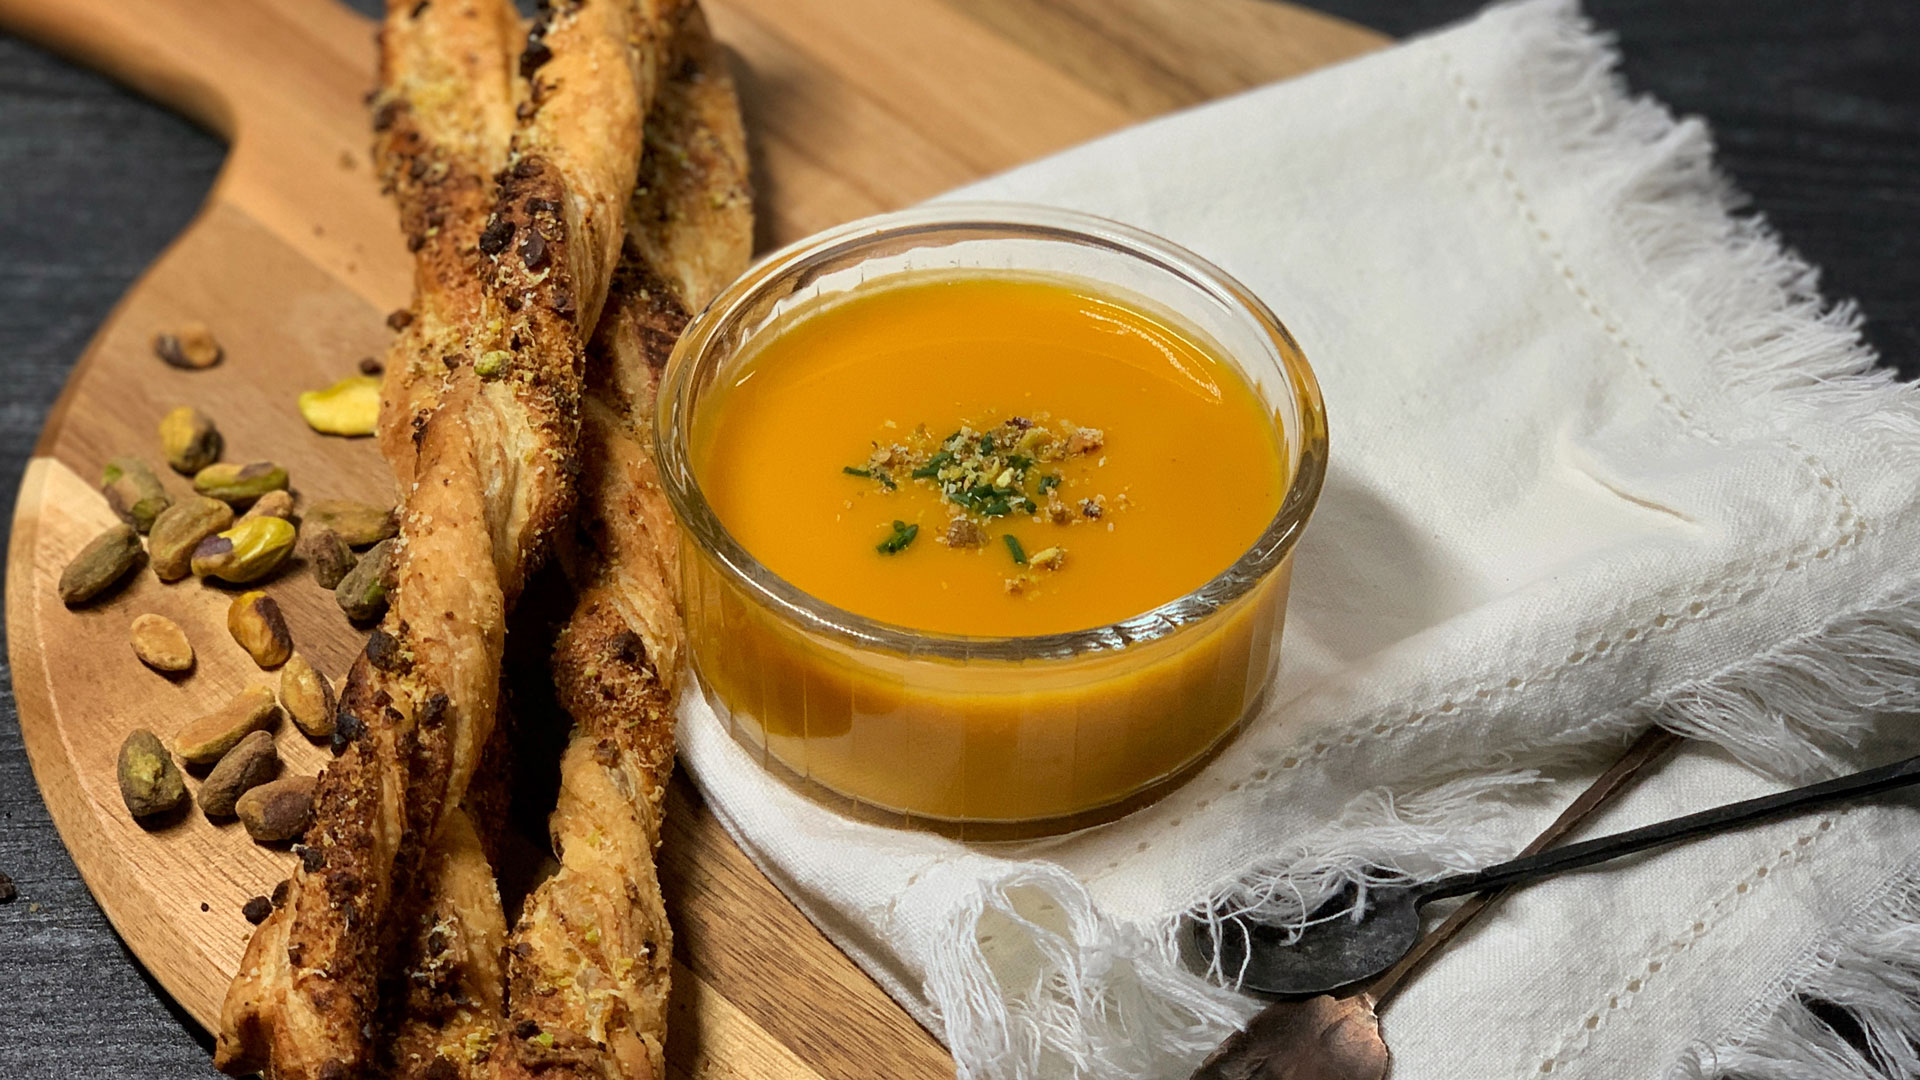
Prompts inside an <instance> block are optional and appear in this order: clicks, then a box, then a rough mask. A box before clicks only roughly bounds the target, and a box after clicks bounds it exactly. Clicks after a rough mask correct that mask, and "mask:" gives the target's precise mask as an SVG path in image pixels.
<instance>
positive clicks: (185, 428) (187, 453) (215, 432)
mask: <svg viewBox="0 0 1920 1080" xmlns="http://www.w3.org/2000/svg"><path fill="white" fill-rule="evenodd" d="M224 446H225V440H223V439H222V438H221V437H220V429H219V428H217V427H214V426H213V421H212V420H210V419H208V418H207V414H206V413H203V412H201V411H200V410H199V409H196V408H194V407H193V406H191V405H182V406H180V407H179V408H177V409H174V410H173V411H171V412H169V413H167V415H165V416H163V417H161V418H160V452H161V453H163V454H165V455H166V458H167V464H168V465H171V466H173V471H174V472H177V473H180V474H181V475H182V476H192V475H194V474H195V473H197V472H199V471H200V470H201V469H204V468H206V467H207V466H209V465H211V464H213V463H214V462H216V461H219V460H220V451H221V449H222V448H223V447H224Z"/></svg>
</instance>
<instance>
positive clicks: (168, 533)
mask: <svg viewBox="0 0 1920 1080" xmlns="http://www.w3.org/2000/svg"><path fill="white" fill-rule="evenodd" d="M232 524H233V507H231V506H228V505H227V504H226V503H223V502H221V501H220V500H219V499H209V498H207V497H206V496H204V495H195V496H193V497H192V498H189V499H183V500H181V501H180V502H177V503H174V504H173V505H172V506H169V507H167V508H166V509H165V510H163V511H161V513H160V516H159V517H157V518H155V519H154V520H153V532H152V533H151V534H150V535H148V537H147V556H148V558H150V559H151V560H152V561H153V573H154V575H155V576H156V577H158V578H159V579H160V580H161V581H179V580H180V579H181V578H183V577H186V576H187V575H188V574H190V573H192V572H193V549H194V548H196V547H198V546H199V545H200V541H202V540H205V539H206V538H207V537H209V536H212V535H213V534H215V533H217V532H219V531H221V530H222V529H225V528H227V527H228V526H230V525H232Z"/></svg>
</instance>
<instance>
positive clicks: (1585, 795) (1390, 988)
mask: <svg viewBox="0 0 1920 1080" xmlns="http://www.w3.org/2000/svg"><path fill="white" fill-rule="evenodd" d="M1679 743H1680V736H1678V735H1675V734H1674V733H1673V732H1671V731H1668V730H1667V729H1665V728H1661V727H1653V728H1648V729H1647V730H1646V731H1645V732H1643V733H1642V734H1641V736H1640V737H1639V738H1638V739H1636V740H1634V743H1633V745H1632V746H1629V747H1628V748H1627V750H1626V752H1625V753H1623V754H1621V755H1620V759H1619V760H1618V761H1615V762H1614V763H1613V764H1612V765H1610V766H1608V767H1607V771H1606V772H1603V773H1601V774H1600V776H1599V777H1598V778H1596V779H1595V780H1594V782H1593V783H1592V785H1591V786H1589V787H1588V788H1587V790H1585V791H1583V792H1581V793H1580V796H1579V797H1578V798H1576V799H1574V800H1573V801H1572V802H1570V803H1568V804H1567V808H1566V809H1565V810H1562V811H1561V812H1560V816H1559V817H1557V818H1555V819H1553V824H1551V825H1549V826H1547V827H1546V829H1544V830H1543V831H1542V832H1541V833H1540V835H1538V836H1536V837H1534V838H1533V840H1532V842H1531V843H1529V844H1528V845H1527V846H1526V847H1525V848H1522V849H1521V851H1520V854H1521V855H1522V856H1526V855H1532V854H1533V853H1534V852H1537V851H1540V850H1542V849H1544V848H1546V847H1547V846H1549V845H1551V844H1557V843H1559V842H1560V840H1561V838H1563V837H1565V836H1566V835H1567V834H1568V833H1570V832H1572V831H1573V830H1575V829H1577V828H1579V827H1580V826H1581V825H1582V824H1584V823H1585V822H1586V820H1587V819H1588V818H1590V817H1592V816H1593V815H1594V814H1597V813H1599V812H1600V811H1601V810H1602V809H1604V808H1605V807H1607V806H1609V805H1611V804H1612V802H1613V800H1614V799H1615V798H1616V797H1618V796H1619V795H1620V794H1621V793H1622V792H1623V791H1625V790H1626V788H1627V785H1629V784H1631V783H1632V782H1633V781H1634V780H1635V779H1636V778H1638V777H1639V775H1640V774H1641V773H1642V772H1644V771H1645V770H1646V769H1647V768H1649V767H1650V766H1652V765H1653V764H1654V763H1656V762H1658V761H1659V760H1660V759H1662V758H1664V757H1666V756H1667V753H1668V751H1670V750H1672V749H1673V748H1674V747H1675V746H1677V745H1678V744H1679ZM1498 899H1500V894H1499V893H1498V892H1497V891H1492V890H1489V891H1487V892H1483V893H1480V894H1479V895H1478V896H1471V897H1468V898H1467V900H1466V902H1464V903H1462V904H1461V905H1460V906H1459V907H1457V908H1455V909H1454V910H1453V912H1452V914H1450V915H1448V916H1447V917H1446V918H1445V919H1443V920H1441V923H1440V925H1439V926H1436V927H1434V928H1433V929H1432V930H1429V931H1427V932H1426V934H1424V935H1423V936H1422V937H1421V938H1420V941H1419V942H1418V943H1417V944H1415V945H1414V947H1413V948H1412V949H1411V950H1409V951H1408V952H1407V955H1406V956H1404V957H1402V958H1401V959H1400V961H1399V962H1398V963H1396V964H1394V965H1393V966H1392V967H1390V968H1388V969H1387V970H1386V971H1384V972H1382V973H1381V974H1380V975H1378V976H1377V977H1375V978H1374V980H1373V981H1372V982H1370V983H1368V984H1367V987H1366V991H1365V992H1366V993H1368V994H1370V995H1372V997H1373V1000H1374V1002H1375V1004H1376V1005H1377V1006H1379V1007H1381V1008H1384V1007H1385V1006H1386V1004H1387V999H1388V998H1390V997H1392V996H1393V993H1394V991H1396V990H1398V989H1399V988H1400V984H1401V983H1403V982H1405V981H1406V980H1407V978H1408V977H1410V976H1411V975H1413V973H1414V972H1416V971H1418V970H1419V969H1420V967H1421V965H1423V964H1425V963H1426V962H1427V957H1429V956H1431V955H1432V954H1433V953H1434V951H1435V950H1437V949H1439V948H1440V947H1441V946H1443V945H1445V944H1446V943H1448V942H1449V941H1452V940H1453V939H1454V938H1455V937H1458V936H1459V934H1460V932H1461V931H1462V930H1465V929H1466V928H1467V926H1468V924H1470V923H1472V922H1473V921H1474V919H1476V918H1478V917H1479V915H1480V912H1481V911H1483V910H1485V909H1486V908H1487V907H1489V906H1491V905H1492V904H1493V903H1494V902H1495V901H1496V900H1498Z"/></svg>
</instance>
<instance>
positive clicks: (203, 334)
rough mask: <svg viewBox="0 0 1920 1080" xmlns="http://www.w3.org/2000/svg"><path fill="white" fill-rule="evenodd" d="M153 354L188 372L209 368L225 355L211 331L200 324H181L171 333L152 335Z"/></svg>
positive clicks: (203, 324)
mask: <svg viewBox="0 0 1920 1080" xmlns="http://www.w3.org/2000/svg"><path fill="white" fill-rule="evenodd" d="M153 352H154V355H156V356H158V357H159V358H160V359H162V360H165V361H166V362H167V363H168V364H171V365H172V366H174V367H177V368H187V369H189V370H197V369H200V368H210V367H212V366H213V365H215V364H217V363H219V362H220V358H221V357H222V356H224V355H226V353H225V350H223V349H221V348H220V342H219V341H218V340H217V339H215V338H214V336H213V331H212V330H209V329H207V324H206V323H202V322H189V323H182V324H180V326H179V328H177V329H175V330H174V331H172V332H171V333H167V332H163V333H159V334H155V335H153Z"/></svg>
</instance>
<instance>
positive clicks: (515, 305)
mask: <svg viewBox="0 0 1920 1080" xmlns="http://www.w3.org/2000/svg"><path fill="white" fill-rule="evenodd" d="M670 3H671V0H631V2H628V0H595V2H592V3H586V4H563V5H561V6H559V7H555V8H550V9H548V11H547V12H546V13H545V15H544V17H543V20H542V21H541V22H540V23H538V24H536V26H535V28H534V31H533V33H532V34H531V35H530V37H529V38H528V41H527V44H526V47H525V49H524V51H523V52H522V54H521V64H520V71H521V75H522V78H521V80H519V81H518V82H517V83H516V85H515V97H516V100H517V102H518V104H517V105H516V108H515V115H516V120H517V123H518V127H517V129H516V130H515V132H514V134H513V136H512V145H511V149H510V150H509V152H508V154H507V165H506V166H505V168H504V169H503V170H502V171H501V172H500V174H499V175H498V177H497V179H496V184H495V189H494V204H493V211H492V215H491V217H490V218H489V219H488V220H487V222H486V225H485V226H484V228H483V229H481V230H480V233H479V238H478V240H477V242H476V250H477V253H478V254H477V255H476V256H473V257H472V258H473V265H477V268H478V271H479V273H478V274H477V277H478V280H479V285H478V304H477V308H476V309H475V310H474V311H473V313H472V315H471V317H470V318H468V319H467V320H466V322H465V323H464V325H463V326H461V327H458V328H450V333H449V335H448V336H447V337H445V338H429V337H424V336H422V337H420V338H418V339H417V340H418V341H419V342H421V343H423V344H430V345H433V346H434V347H441V346H443V345H445V344H451V343H452V342H453V341H455V340H457V341H458V342H459V345H460V348H459V351H457V352H449V353H446V354H444V355H443V356H442V357H441V358H440V359H441V361H442V366H443V368H444V369H445V374H444V375H443V376H442V378H441V382H440V385H439V388H438V390H437V394H436V396H435V398H434V400H433V401H432V404H431V406H430V407H429V408H427V409H426V410H425V411H424V412H416V413H415V415H414V417H413V419H412V420H411V421H410V423H409V424H408V428H409V431H408V435H409V441H410V442H411V445H412V448H413V457H412V465H413V468H412V472H411V476H412V482H411V484H410V485H409V486H408V488H407V492H406V496H405V503H404V510H405V512H404V514H403V517H402V521H401V532H400V538H399V542H398V544H397V551H398V558H397V564H396V568H395V586H394V589H393V590H392V592H391V594H390V595H391V607H390V609H389V611H388V613H387V616H386V619H385V620H384V621H383V623H382V625H381V626H380V628H379V629H377V630H375V631H374V633H373V635H372V636H371V637H370V638H369V640H368V643H367V648H366V651H365V653H364V654H363V655H362V656H361V658H360V659H359V660H358V661H357V662H356V663H355V664H354V667H353V670H352V672H351V673H350V674H349V677H348V683H347V687H346V689H345V691H344V692H343V694H342V698H341V708H342V715H341V730H342V733H343V736H344V739H343V741H344V747H343V751H342V753H341V756H340V757H339V758H338V759H337V760H336V761H335V762H334V764H333V765H332V766H331V767H329V768H328V769H327V770H326V772H325V773H323V774H322V777H321V780H320V784H319V787H318V790H317V792H316V807H315V821H314V824H313V825H312V827H311V828H310V829H309V831H308V834H307V837H306V843H305V844H304V845H303V847H302V852H301V865H300V867H299V868H298V869H297V870H296V872H295V874H294V877H293V879H292V883H291V887H290V889H289V891H288V900H287V903H286V904H285V905H284V906H283V907H282V908H281V909H280V910H279V911H277V912H276V913H275V916H276V917H275V918H273V919H269V920H268V922H267V923H266V924H263V925H262V927H261V929H260V931H259V932H258V933H257V934H256V937H255V941H254V942H253V943H251V944H250V945H249V949H248V955H247V957H246V959H245V960H244V961H243V963H242V970H241V974H240V976H239V977H238V978H237V979H236V980H235V984H234V986H233V987H231V988H230V989H229V993H228V1000H227V1002H226V1005H225V1007H224V1008H223V1015H222V1031H221V1037H220V1040H219V1043H218V1045H217V1047H216V1052H215V1060H216V1064H218V1065H219V1066H220V1067H222V1068H223V1069H228V1070H230V1071H247V1070H250V1069H260V1068H264V1069H265V1070H266V1071H267V1073H268V1074H269V1075H270V1076H273V1077H276V1078H281V1080H309V1078H314V1080H346V1078H347V1077H351V1076H356V1075H359V1074H361V1073H363V1072H364V1071H365V1070H366V1069H367V1068H368V1065H369V1062H370V1058H371V1054H370V1046H369V1043H370V1032H371V1030H372V1018H373V1016H374V1013H375V1011H376V1006H377V1004H378V1002H377V997H378V977H379V974H380V971H381V970H382V967H383V960H384V958H385V956H386V955H387V953H389V952H390V951H391V947H392V944H393V939H394V936H395V934H394V930H395V926H394V923H395V920H394V919H393V917H392V916H393V908H394V906H395V900H396V898H397V897H403V896H405V895H407V892H408V885H409V875H410V874H411V872H412V871H413V869H414V868H415V866H416V864H417V863H418V861H419V858H420V856H421V854H422V852H424V851H425V850H426V848H427V845H428V844H429V843H430V842H431V840H432V839H433V837H434V836H435V835H436V834H437V833H438V832H439V830H440V828H441V826H442V824H443V820H444V817H445V813H444V812H445V810H446V808H447V807H450V806H457V805H458V804H459V801H460V798H461V796H462V795H463V794H464V792H465V790H466V787H467V783H468V781H469V780H470V779H471V777H472V774H473V770H474V768H475V764H476V762H477V759H478V757H479V751H480V748H481V747H482V746H483V745H485V744H486V742H487V741H488V736H489V735H490V734H491V731H492V728H493V721H494V709H495V706H496V703H497V701H496V699H497V694H498V690H499V682H500V655H501V650H502V647H503V633H504V630H503V622H504V618H505V609H506V606H507V605H508V603H510V600H511V598H512V597H513V596H515V595H517V593H518V591H519V588H520V586H521V584H522V583H523V582H524V580H525V577H526V575H527V574H528V573H530V572H531V570H532V569H533V567H534V566H535V565H537V563H538V561H539V560H540V558H541V557H542V556H543V555H544V553H545V551H546V548H547V546H548V544H549V541H550V538H551V536H552V535H553V533H554V532H555V531H556V530H557V529H558V527H559V526H560V525H561V524H562V523H563V522H564V521H565V520H567V518H568V515H569V513H570V511H571V501H572V494H573V492H572V474H573V471H574V464H575V462H574V450H575V446H576V442H577V438H578V430H579V411H578V406H579V394H580V382H581V371H582V356H583V346H582V341H581V333H580V331H579V329H578V328H579V327H580V326H583V325H585V326H590V325H591V324H592V320H594V319H595V318H597V316H598V312H599V307H600V304H601V302H602V300H603V298H604V293H605V286H606V282H607V278H608V276H609V274H610V272H611V268H612V265H613V262H614V260H615V257H616V256H617V254H618V251H619V246H620V238H621V235H622V232H623V229H622V227H621V225H622V222H621V220H620V214H619V209H620V208H621V207H622V206H623V205H624V203H625V201H626V198H627V193H628V191H629V189H630V188H631V185H632V183H633V179H634V175H635V162H636V158H637V155H638V150H639V126H640V119H641V117H643V116H644V115H645V113H646V111H647V109H648V107H649V106H650V104H651V98H652V91H653V87H654V85H655V83H656V81H657V79H658V74H659V72H658V67H659V61H658V53H659V49H660V44H661V39H662V33H661V30H662V28H663V27H665V26H666V25H668V23H667V22H666V20H665V18H664V16H665V9H666V8H667V7H668V6H669V4H670ZM434 7H435V5H433V4H427V5H416V4H410V3H398V4H395V5H393V6H391V7H390V8H389V12H388V18H387V22H386V25H385V33H386V34H387V35H388V36H389V37H404V36H410V35H411V34H412V33H414V32H415V30H414V27H415V24H416V23H418V21H419V20H422V19H429V20H431V19H436V18H442V19H446V20H447V21H449V22H458V21H459V20H460V13H458V12H454V13H450V14H449V15H443V16H435V14H434ZM470 21H472V22H475V23H479V22H485V23H487V24H489V25H491V24H492V22H493V20H491V19H475V20H470ZM469 29H470V28H469ZM470 32H474V33H478V31H471V30H470ZM447 33H448V35H449V36H453V35H454V34H455V33H456V32H455V31H453V30H450V29H449V30H448V31H447ZM387 54H388V56H389V57H390V58H392V57H417V56H418V55H419V51H418V50H408V49H405V48H403V47H396V46H395V45H393V44H389V45H388V47H387ZM396 62H398V61H396ZM475 63H478V61H475ZM387 74H388V76H389V77H390V78H391V77H392V75H393V72H392V71H391V70H389V71H388V72H387ZM396 85H398V86H399V87H400V88H402V89H408V90H409V92H411V94H412V96H411V97H410V98H408V99H404V100H403V99H398V98H394V99H389V100H388V101H386V102H385V103H383V104H382V106H381V109H380V112H379V113H378V114H377V115H378V116H379V117H380V118H381V119H383V120H385V121H386V122H387V124H388V126H389V127H391V126H392V125H393V124H396V123H401V122H403V120H402V118H401V116H400V115H399V114H401V113H408V114H411V113H412V112H413V111H414V108H415V107H416V106H419V107H421V111H423V112H427V113H432V114H434V115H440V113H441V110H442V106H441V105H440V104H439V102H440V100H441V98H440V97H439V96H436V94H434V93H431V92H430V91H435V90H437V91H438V94H439V95H452V96H455V97H457V96H459V95H460V94H461V93H463V92H464V91H465V90H466V89H467V88H465V87H463V86H460V85H413V84H408V83H405V82H404V81H402V82H399V83H397V84H396ZM477 140H478V137H476V142H475V143H474V144H473V145H476V146H477V145H478V141H477ZM451 145H455V146H458V145H461V144H458V143H457V142H455V143H452V144H451ZM429 149H434V150H439V149H444V146H442V147H435V148H429ZM448 156H449V157H455V156H457V155H451V154H450V155H448ZM443 164H446V159H445V158H439V157H437V156H436V159H435V160H431V161H429V163H428V165H427V167H426V168H425V170H424V171H423V172H422V178H423V180H428V181H431V180H432V179H433V177H434V176H435V172H436V169H437V168H438V167H439V166H441V165H443ZM451 168H452V166H451V165H449V166H448V170H449V172H451ZM397 171H398V170H397V169H396V170H394V172H395V173H397ZM412 173H413V167H412V165H411V164H409V165H408V166H407V175H408V176H411V175H412ZM401 194H402V196H403V198H404V197H405V194H406V193H405V191H404V190H402V192H401ZM441 227H442V228H443V229H444V228H445V225H444V224H443V225H442V226H441ZM417 250H420V251H423V250H426V247H425V245H424V243H423V244H420V245H418V246H417ZM421 276H422V279H423V281H422V284H423V285H424V286H425V287H428V288H434V287H437V285H438V284H439V281H438V279H437V278H435V277H434V276H432V275H428V274H423V275H421ZM435 306H436V305H435V304H434V302H433V301H432V300H431V299H428V298H426V297H423V298H422V299H421V300H420V301H418V302H416V305H415V308H416V310H417V311H420V310H430V309H433V308H435ZM460 309H461V308H460V305H459V304H458V303H449V304H447V305H445V310H450V311H457V310H460ZM424 366H425V365H412V364H410V365H408V366H407V368H406V370H407V371H408V372H409V373H412V374H413V375H414V378H413V379H411V380H410V382H411V384H412V389H411V390H410V391H409V392H408V393H407V394H405V395H401V400H409V399H411V400H413V401H418V400H419V399H420V395H421V393H422V392H421V390H420V388H419V381H418V374H417V373H418V372H419V371H420V370H421V368H422V367H424ZM429 370H430V369H429ZM390 400H392V398H391V397H390ZM283 943H284V945H283Z"/></svg>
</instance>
